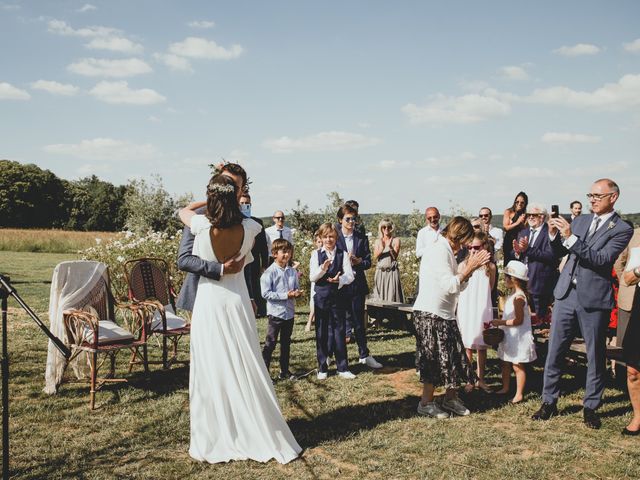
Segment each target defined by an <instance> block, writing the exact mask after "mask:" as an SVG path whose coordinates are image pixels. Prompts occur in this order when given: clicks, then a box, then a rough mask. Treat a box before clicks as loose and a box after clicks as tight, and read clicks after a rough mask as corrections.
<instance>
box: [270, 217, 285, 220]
mask: <svg viewBox="0 0 640 480" xmlns="http://www.w3.org/2000/svg"><path fill="white" fill-rule="evenodd" d="M273 219H274V220H284V217H273Z"/></svg>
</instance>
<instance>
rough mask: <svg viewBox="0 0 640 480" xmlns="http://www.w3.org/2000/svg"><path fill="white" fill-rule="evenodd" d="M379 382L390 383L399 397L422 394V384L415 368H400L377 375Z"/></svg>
mask: <svg viewBox="0 0 640 480" xmlns="http://www.w3.org/2000/svg"><path fill="white" fill-rule="evenodd" d="M376 378H377V379H378V381H379V382H381V383H385V384H387V385H389V386H390V387H391V388H393V390H394V391H395V392H396V394H397V396H398V397H406V396H407V395H417V396H420V394H421V392H422V385H421V384H420V382H418V377H417V375H416V372H415V370H413V369H409V370H398V371H396V372H392V373H387V374H386V375H385V374H384V373H382V374H378V375H376Z"/></svg>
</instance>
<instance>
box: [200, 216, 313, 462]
mask: <svg viewBox="0 0 640 480" xmlns="http://www.w3.org/2000/svg"><path fill="white" fill-rule="evenodd" d="M242 225H243V227H244V238H243V241H242V246H241V247H240V255H246V260H245V265H246V264H248V263H250V262H251V261H252V256H251V247H252V246H253V241H254V238H255V236H256V235H257V234H258V233H259V232H260V225H259V224H258V223H256V222H255V221H253V220H251V219H245V220H243V222H242ZM210 227H211V225H210V223H209V220H208V219H207V218H206V217H205V216H204V215H195V216H194V217H193V218H192V220H191V231H192V233H193V234H194V235H195V242H194V245H193V253H194V255H198V256H199V257H200V258H203V259H205V260H216V257H215V254H214V252H213V248H212V246H211V240H210V237H209V229H210ZM190 338H191V366H190V376H189V403H190V408H191V445H190V447H189V455H191V456H192V457H193V458H195V459H196V460H200V461H206V462H210V463H217V462H228V461H230V460H246V459H253V460H257V461H259V462H267V461H269V460H270V459H272V458H275V459H276V460H277V461H278V462H280V463H287V462H289V461H291V460H293V459H295V458H296V457H297V456H298V454H299V453H300V452H301V450H302V449H301V448H300V446H299V445H298V443H297V442H296V440H295V438H293V434H292V433H291V430H289V427H288V425H287V423H286V422H285V420H284V418H283V417H282V413H281V412H280V407H279V405H278V400H277V398H276V394H275V390H274V388H273V384H272V382H271V378H270V377H269V374H268V372H267V368H266V366H265V364H264V360H263V359H262V354H261V352H260V343H259V341H258V332H257V329H256V319H255V316H254V314H253V309H252V307H251V301H250V299H249V294H248V292H247V287H246V284H245V279H244V274H243V272H240V273H237V274H229V273H224V274H223V276H222V278H221V279H220V280H219V281H216V280H210V279H208V278H205V277H200V282H199V284H198V293H197V295H196V300H195V305H194V307H193V316H192V322H191V336H190Z"/></svg>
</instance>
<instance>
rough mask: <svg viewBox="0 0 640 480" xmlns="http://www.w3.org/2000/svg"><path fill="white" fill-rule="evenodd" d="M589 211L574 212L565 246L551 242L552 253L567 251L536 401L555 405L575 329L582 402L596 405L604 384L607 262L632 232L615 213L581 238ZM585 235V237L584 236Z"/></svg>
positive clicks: (610, 301) (609, 300) (609, 292)
mask: <svg viewBox="0 0 640 480" xmlns="http://www.w3.org/2000/svg"><path fill="white" fill-rule="evenodd" d="M592 220H593V215H581V216H579V217H576V218H575V219H574V220H573V223H572V224H571V231H572V233H573V234H574V235H575V236H576V237H578V239H577V241H576V242H575V243H574V244H573V245H572V246H571V248H569V249H567V248H565V247H564V246H563V245H562V244H560V242H552V245H553V246H554V250H555V253H556V255H557V256H558V258H559V257H561V256H564V255H566V254H568V255H569V258H568V260H567V263H566V265H565V267H564V269H563V270H562V273H561V274H560V278H559V279H558V283H557V285H556V288H555V290H554V292H553V293H554V296H555V298H556V301H555V305H554V307H553V317H552V321H551V334H550V338H549V352H548V355H547V361H546V364H545V369H544V387H543V390H542V401H543V402H546V403H553V404H555V403H556V401H557V400H558V397H559V395H560V378H561V376H562V367H563V366H564V359H565V355H566V354H567V352H568V350H569V347H570V345H571V342H572V341H573V339H574V337H575V336H576V333H577V332H578V328H579V331H580V332H582V337H583V338H584V341H585V346H586V350H587V382H586V386H585V395H584V400H583V405H584V407H585V408H590V409H592V410H595V409H596V408H598V407H599V406H600V403H601V400H602V393H603V391H604V384H605V368H606V367H605V363H606V358H605V349H606V345H605V341H606V331H607V326H608V324H609V317H610V315H611V309H612V308H613V306H614V297H613V288H612V285H611V272H612V269H613V264H614V262H615V261H616V259H617V258H618V255H620V252H622V251H623V250H624V249H625V247H626V246H627V243H629V239H630V238H631V235H632V234H633V229H632V228H631V227H629V225H627V224H626V222H624V221H623V220H622V219H621V218H620V217H619V216H618V215H617V214H616V213H614V214H613V216H612V217H611V218H610V219H609V220H607V221H606V223H605V224H604V225H601V226H600V227H599V228H598V230H596V231H595V233H594V234H593V235H592V236H591V237H590V238H587V233H588V231H589V228H590V226H591V223H592ZM585 239H586V241H585Z"/></svg>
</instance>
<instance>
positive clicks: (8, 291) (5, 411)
mask: <svg viewBox="0 0 640 480" xmlns="http://www.w3.org/2000/svg"><path fill="white" fill-rule="evenodd" d="M9 295H11V296H12V297H13V298H14V299H15V300H16V301H17V302H18V304H19V305H20V306H21V307H22V308H23V309H24V310H25V311H26V312H27V313H28V314H29V316H30V317H31V318H32V319H33V321H34V322H36V324H37V325H38V326H39V327H40V329H41V330H42V331H43V332H44V333H45V335H46V336H47V337H49V339H50V340H51V341H52V342H53V344H54V345H55V346H56V348H57V349H58V350H59V351H60V353H61V354H62V355H63V356H64V358H66V359H67V360H68V359H69V357H71V350H69V348H67V346H66V345H65V344H64V343H63V342H62V340H60V339H59V338H58V337H56V336H55V335H54V334H53V333H51V330H49V329H48V328H47V326H46V325H45V324H44V323H43V322H42V320H40V319H39V318H38V316H37V315H36V313H35V312H34V311H33V310H31V308H30V307H29V305H27V304H26V302H25V301H24V300H22V298H20V295H18V292H16V289H15V288H13V286H12V285H11V280H10V278H9V277H8V276H6V275H0V302H1V304H2V459H3V460H2V478H3V480H9V352H8V350H7V312H8V309H9V308H8V305H7V303H8V302H7V300H8V298H9Z"/></svg>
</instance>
